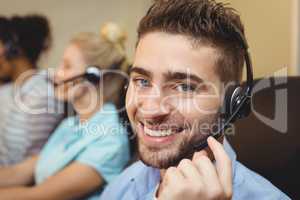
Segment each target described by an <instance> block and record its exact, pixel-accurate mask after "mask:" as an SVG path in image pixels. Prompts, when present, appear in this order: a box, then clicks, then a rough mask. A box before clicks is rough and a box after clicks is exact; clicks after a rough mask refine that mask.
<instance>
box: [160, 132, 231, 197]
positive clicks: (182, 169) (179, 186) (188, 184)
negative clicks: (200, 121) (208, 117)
mask: <svg viewBox="0 0 300 200" xmlns="http://www.w3.org/2000/svg"><path fill="white" fill-rule="evenodd" d="M207 141H208V146H209V148H210V149H211V151H212V153H213V156H214V158H215V160H216V165H214V164H213V162H212V161H211V160H210V159H209V157H208V155H207V152H206V151H205V150H202V151H200V152H197V153H195V154H194V157H193V160H192V161H191V160H188V159H184V160H182V161H181V162H180V163H179V165H178V166H177V167H170V168H168V169H167V171H166V173H165V176H164V177H163V180H162V183H161V186H160V190H159V195H158V199H159V200H182V199H186V200H230V199H231V198H232V168H231V160H230V158H229V157H228V155H227V154H226V152H225V150H224V148H223V145H222V144H220V143H219V142H218V141H217V140H215V139H214V138H213V137H209V138H208V140H207Z"/></svg>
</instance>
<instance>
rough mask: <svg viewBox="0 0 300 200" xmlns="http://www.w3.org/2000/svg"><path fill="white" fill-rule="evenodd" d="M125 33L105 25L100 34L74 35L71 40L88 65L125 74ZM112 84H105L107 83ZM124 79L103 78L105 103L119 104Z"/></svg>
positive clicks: (109, 24) (107, 24) (116, 27)
mask: <svg viewBox="0 0 300 200" xmlns="http://www.w3.org/2000/svg"><path fill="white" fill-rule="evenodd" d="M126 39H127V33H126V32H125V31H124V30H122V29H121V28H120V26H118V25H117V24H115V23H111V22H110V23H106V24H104V25H103V26H102V27H101V29H100V33H99V34H96V33H91V32H82V33H78V34H76V35H75V36H74V37H73V38H72V39H71V40H70V43H71V44H75V45H76V46H77V47H78V48H79V49H80V50H81V53H82V55H83V58H84V59H85V62H86V63H87V64H88V65H93V66H97V67H99V68H100V69H111V68H112V67H113V69H114V70H121V71H122V72H125V73H127V71H128V67H129V64H128V61H127V57H126V52H125V42H126ZM108 81H109V82H110V83H113V84H107V82H108ZM124 81H125V80H124V78H123V79H122V78H120V77H119V76H117V75H116V74H115V75H114V74H113V75H107V76H105V78H104V85H105V90H103V91H104V96H105V97H104V98H105V101H113V102H114V103H116V104H118V103H119V102H120V96H119V91H120V90H121V89H122V88H123V86H124Z"/></svg>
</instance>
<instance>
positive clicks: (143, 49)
mask: <svg viewBox="0 0 300 200" xmlns="http://www.w3.org/2000/svg"><path fill="white" fill-rule="evenodd" d="M231 26H234V27H236V28H237V29H238V30H239V31H240V32H241V33H242V34H243V33H244V28H243V25H242V23H241V21H240V17H239V16H238V15H237V14H236V12H235V11H234V10H233V9H232V8H229V7H226V6H224V5H223V4H221V3H216V2H215V1H213V0H157V1H155V3H154V4H153V6H152V7H151V8H150V9H149V11H148V13H147V14H146V16H145V17H144V18H143V19H142V20H141V22H140V25H139V28H138V45H137V48H136V52H135V58H134V63H133V67H132V69H131V71H130V83H129V87H128V91H127V97H126V109H127V113H128V117H129V120H130V123H131V126H132V128H133V130H134V131H135V133H136V134H137V137H138V150H139V155H140V159H141V161H138V162H137V163H135V164H134V165H132V166H130V167H129V168H128V169H127V170H125V172H124V173H123V174H122V175H121V176H120V177H119V178H118V179H117V180H116V181H115V182H114V183H113V184H111V185H109V186H108V187H107V189H106V190H105V191H104V193H103V195H102V199H103V200H107V199H112V200H119V199H126V200H131V199H138V200H145V199H146V200H150V199H159V200H168V199H170V200H177V199H178V200H182V199H188V200H193V199H195V200H196V199H197V200H198V199H201V200H210V199H217V200H227V199H234V200H241V199H243V200H248V199H249V200H252V199H261V200H266V199H270V200H271V199H272V200H282V199H289V198H288V197H287V196H286V195H285V194H283V193H282V192H281V191H280V190H278V189H277V188H276V187H274V186H273V185H272V184H271V183H270V182H268V181H267V180H265V179H264V178H263V177H261V176H259V175H258V174H256V173H254V172H252V171H251V170H249V169H247V168H246V167H244V166H243V165H242V164H240V163H239V162H238V161H236V155H235V153H234V151H233V150H232V148H231V147H230V146H229V144H228V143H227V141H226V139H225V138H224V137H221V138H219V139H218V141H217V140H215V139H214V138H213V137H208V136H209V134H210V133H211V132H212V131H213V127H214V125H216V124H218V120H219V119H220V112H219V111H220V108H221V107H222V101H223V99H222V95H221V94H222V92H224V88H225V87H224V86H226V85H227V84H228V83H230V82H240V80H241V75H242V69H243V63H244V53H245V52H244V50H243V48H242V47H241V44H240V42H239V40H238V39H237V38H236V37H235V35H236V34H234V33H233V29H232V28H230V27H231ZM205 140H207V142H208V147H207V148H206V149H203V150H201V151H199V152H193V147H194V146H195V145H196V144H198V143H201V142H203V141H205ZM191 152H192V153H191Z"/></svg>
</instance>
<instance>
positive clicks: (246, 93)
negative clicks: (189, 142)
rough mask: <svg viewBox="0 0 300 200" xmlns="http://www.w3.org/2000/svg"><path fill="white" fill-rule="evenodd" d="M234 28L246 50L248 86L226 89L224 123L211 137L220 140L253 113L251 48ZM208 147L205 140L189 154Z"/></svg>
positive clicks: (222, 117) (222, 114)
mask: <svg viewBox="0 0 300 200" xmlns="http://www.w3.org/2000/svg"><path fill="white" fill-rule="evenodd" d="M232 28H233V30H234V34H235V37H236V39H237V40H238V41H239V43H240V45H241V47H242V48H243V50H244V59H245V64H246V84H245V86H242V85H240V84H238V85H236V84H235V85H229V87H227V88H226V91H225V95H224V100H223V106H222V108H221V115H220V116H221V120H222V123H221V125H220V126H219V127H218V129H217V130H216V131H215V132H214V133H211V135H209V136H213V137H214V138H216V139H218V138H220V137H221V136H222V135H223V134H224V132H225V130H226V128H227V127H228V126H229V125H230V123H233V122H235V121H236V120H238V119H242V118H245V117H247V116H248V115H249V114H250V112H251V100H252V97H251V95H252V89H253V69H252V62H251V56H250V52H249V46H248V43H247V41H246V38H245V37H244V34H242V32H241V31H240V30H239V29H238V28H236V27H235V26H234V25H232ZM207 146H208V144H207V140H204V141H203V142H202V143H199V144H196V145H194V148H193V150H191V151H189V152H188V153H191V152H196V151H200V150H202V149H204V148H206V147H207Z"/></svg>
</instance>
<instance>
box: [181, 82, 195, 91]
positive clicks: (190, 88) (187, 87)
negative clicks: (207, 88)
mask: <svg viewBox="0 0 300 200" xmlns="http://www.w3.org/2000/svg"><path fill="white" fill-rule="evenodd" d="M176 89H177V90H178V91H179V92H194V91H195V90H196V87H195V86H193V85H189V84H184V83H183V84H179V85H178V86H177V87H176Z"/></svg>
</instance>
